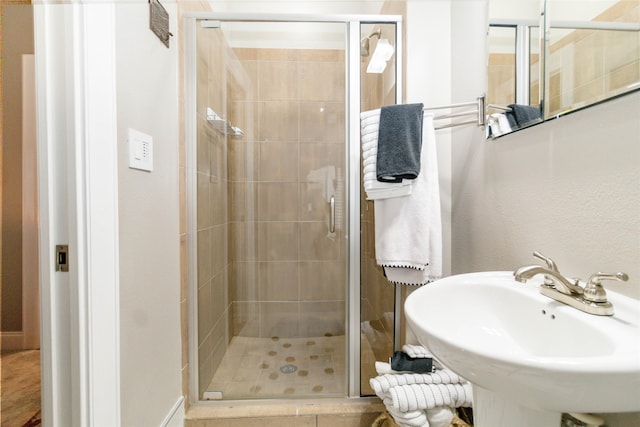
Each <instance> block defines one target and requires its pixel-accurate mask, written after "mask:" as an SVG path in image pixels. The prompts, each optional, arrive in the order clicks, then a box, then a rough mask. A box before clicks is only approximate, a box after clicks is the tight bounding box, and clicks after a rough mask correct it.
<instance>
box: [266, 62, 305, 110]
mask: <svg viewBox="0 0 640 427" xmlns="http://www.w3.org/2000/svg"><path fill="white" fill-rule="evenodd" d="M258 88H259V89H258V93H259V97H260V100H262V101H282V100H296V99H298V98H299V95H300V90H299V78H298V63H297V62H289V61H261V62H259V64H258Z"/></svg>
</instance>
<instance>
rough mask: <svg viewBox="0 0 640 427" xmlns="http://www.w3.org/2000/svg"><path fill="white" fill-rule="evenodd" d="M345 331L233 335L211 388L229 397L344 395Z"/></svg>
mask: <svg viewBox="0 0 640 427" xmlns="http://www.w3.org/2000/svg"><path fill="white" fill-rule="evenodd" d="M345 358H346V352H345V337H344V335H341V336H327V337H313V338H280V337H272V338H249V337H233V339H232V340H231V343H230V345H229V348H228V349H227V352H226V354H225V356H224V358H223V359H222V362H221V363H220V366H219V367H218V369H217V371H216V374H215V375H214V377H213V380H212V381H211V384H210V385H209V387H208V388H207V390H208V391H218V392H222V398H223V399H225V400H228V399H266V398H283V397H292V398H293V397H308V396H313V397H318V396H344V395H345V394H346V378H345Z"/></svg>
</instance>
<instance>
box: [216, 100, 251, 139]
mask: <svg viewBox="0 0 640 427" xmlns="http://www.w3.org/2000/svg"><path fill="white" fill-rule="evenodd" d="M207 121H208V122H209V123H210V124H211V126H213V128H214V129H215V130H216V131H218V132H220V133H222V134H225V135H231V136H233V137H234V138H240V137H242V136H244V131H243V130H242V129H240V128H239V127H237V126H233V124H232V123H231V122H230V121H228V120H227V119H225V118H224V117H222V116H221V115H219V114H218V113H216V112H215V111H213V109H211V108H210V107H207Z"/></svg>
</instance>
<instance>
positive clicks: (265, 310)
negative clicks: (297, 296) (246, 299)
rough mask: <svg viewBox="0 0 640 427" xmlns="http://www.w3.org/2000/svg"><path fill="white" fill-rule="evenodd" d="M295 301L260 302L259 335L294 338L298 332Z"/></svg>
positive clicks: (296, 304)
mask: <svg viewBox="0 0 640 427" xmlns="http://www.w3.org/2000/svg"><path fill="white" fill-rule="evenodd" d="M298 310H299V306H298V303H297V302H261V303H260V336H261V337H280V338H295V337H298V336H300V333H299V328H298V326H299V324H300V322H299V313H298Z"/></svg>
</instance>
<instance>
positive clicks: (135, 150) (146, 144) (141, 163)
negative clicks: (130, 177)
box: [128, 129, 153, 172]
mask: <svg viewBox="0 0 640 427" xmlns="http://www.w3.org/2000/svg"><path fill="white" fill-rule="evenodd" d="M128 139H129V167H130V168H132V169H139V170H143V171H149V172H151V171H152V170H153V138H152V137H151V135H147V134H145V133H142V132H139V131H137V130H135V129H129V137H128Z"/></svg>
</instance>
